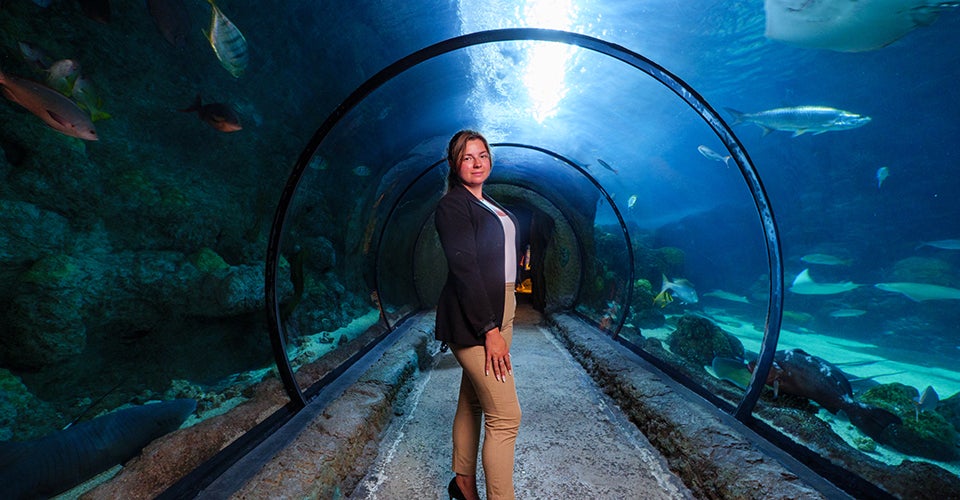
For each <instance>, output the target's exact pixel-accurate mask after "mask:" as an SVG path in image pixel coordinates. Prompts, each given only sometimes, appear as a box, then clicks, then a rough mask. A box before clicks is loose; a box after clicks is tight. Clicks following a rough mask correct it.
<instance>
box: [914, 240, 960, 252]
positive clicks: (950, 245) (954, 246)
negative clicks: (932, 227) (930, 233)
mask: <svg viewBox="0 0 960 500" xmlns="http://www.w3.org/2000/svg"><path fill="white" fill-rule="evenodd" d="M920 247H933V248H939V249H941V250H960V240H936V241H924V242H923V243H921V244H919V245H917V248H920ZM914 250H916V248H915V249H914Z"/></svg>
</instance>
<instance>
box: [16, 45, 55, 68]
mask: <svg viewBox="0 0 960 500" xmlns="http://www.w3.org/2000/svg"><path fill="white" fill-rule="evenodd" d="M18 45H19V46H20V53H21V54H23V60H24V61H26V62H28V63H30V64H31V65H33V66H34V67H36V68H37V69H39V70H42V71H46V70H47V68H49V67H50V59H49V58H48V57H47V54H46V53H45V52H44V51H43V49H41V48H40V47H37V46H36V45H34V44H32V43H30V42H19V43H18Z"/></svg>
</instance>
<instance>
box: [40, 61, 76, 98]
mask: <svg viewBox="0 0 960 500" xmlns="http://www.w3.org/2000/svg"><path fill="white" fill-rule="evenodd" d="M79 76H80V63H78V62H77V61H74V60H73V59H60V60H59V61H56V62H54V63H53V64H51V65H50V67H49V68H47V86H48V87H50V88H52V89H53V90H56V91H57V92H60V93H61V94H63V95H65V96H67V97H70V95H71V94H72V93H73V84H74V83H75V82H76V81H77V78H78V77H79Z"/></svg>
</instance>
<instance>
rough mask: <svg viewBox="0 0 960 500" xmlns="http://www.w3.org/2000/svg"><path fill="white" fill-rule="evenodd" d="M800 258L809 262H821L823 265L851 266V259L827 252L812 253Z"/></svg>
mask: <svg viewBox="0 0 960 500" xmlns="http://www.w3.org/2000/svg"><path fill="white" fill-rule="evenodd" d="M800 260H802V261H804V262H806V263H807V264H820V265H822V266H849V265H850V262H851V260H850V259H841V258H840V257H837V256H835V255H830V254H825V253H810V254H807V255H804V256H803V257H800Z"/></svg>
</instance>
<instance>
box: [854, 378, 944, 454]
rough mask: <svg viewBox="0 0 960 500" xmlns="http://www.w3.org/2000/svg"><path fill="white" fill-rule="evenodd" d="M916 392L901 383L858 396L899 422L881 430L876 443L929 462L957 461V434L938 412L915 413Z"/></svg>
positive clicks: (877, 388)
mask: <svg viewBox="0 0 960 500" xmlns="http://www.w3.org/2000/svg"><path fill="white" fill-rule="evenodd" d="M919 396H920V391H918V390H917V389H916V388H915V387H911V386H908V385H904V384H901V383H897V382H894V383H891V384H882V385H878V386H876V387H873V388H871V389H869V390H867V391H866V392H865V393H863V395H862V396H860V400H861V401H862V402H864V403H867V404H870V405H873V406H876V407H879V408H883V409H885V410H888V411H890V412H892V413H894V414H896V415H897V416H899V417H900V419H901V420H902V421H903V422H902V424H899V425H897V424H893V425H890V426H888V427H887V428H886V429H884V430H883V432H882V433H881V435H880V436H879V437H878V441H880V442H881V443H885V444H887V445H889V446H891V447H893V448H895V449H897V450H899V451H901V452H903V453H906V454H908V455H914V456H918V457H925V458H930V459H933V460H943V461H951V460H956V459H957V458H960V452H958V448H957V445H956V443H957V439H958V435H957V431H956V429H954V427H953V425H952V424H951V423H950V422H948V421H947V419H946V418H944V417H943V415H941V414H940V413H939V412H938V411H923V412H919V413H917V412H916V411H915V410H916V403H915V399H914V398H917V397H919Z"/></svg>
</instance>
